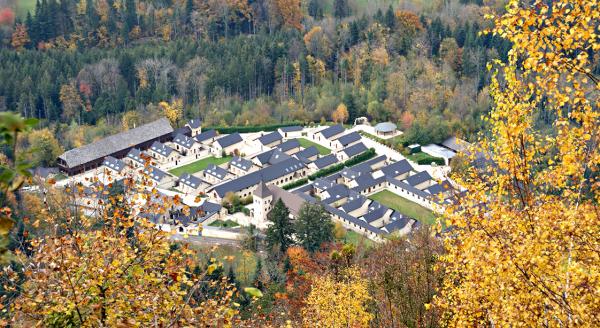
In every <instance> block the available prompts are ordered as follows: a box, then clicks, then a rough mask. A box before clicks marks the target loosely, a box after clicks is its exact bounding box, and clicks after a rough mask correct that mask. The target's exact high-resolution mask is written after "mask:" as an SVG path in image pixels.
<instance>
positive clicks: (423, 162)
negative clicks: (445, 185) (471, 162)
mask: <svg viewBox="0 0 600 328" xmlns="http://www.w3.org/2000/svg"><path fill="white" fill-rule="evenodd" d="M431 163H435V164H437V165H446V161H445V160H444V159H443V158H439V157H431V158H422V159H420V160H418V161H417V164H419V165H430V164H431Z"/></svg>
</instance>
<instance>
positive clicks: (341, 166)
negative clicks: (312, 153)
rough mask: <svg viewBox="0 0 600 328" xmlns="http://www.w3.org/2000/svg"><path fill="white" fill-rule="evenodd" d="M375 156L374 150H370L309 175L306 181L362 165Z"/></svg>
mask: <svg viewBox="0 0 600 328" xmlns="http://www.w3.org/2000/svg"><path fill="white" fill-rule="evenodd" d="M376 155H377V153H376V152H375V149H373V148H370V149H369V150H367V151H366V152H364V153H362V154H360V155H358V156H355V157H352V158H351V159H349V160H347V161H345V162H343V163H339V164H336V165H332V166H329V167H326V168H324V169H322V170H319V171H317V172H315V173H313V174H311V175H309V176H308V179H310V180H311V181H312V180H316V179H317V178H321V177H324V176H328V175H331V174H334V173H336V172H338V171H341V170H343V169H344V168H345V167H350V166H354V165H356V164H359V163H362V162H364V161H368V160H370V159H371V158H373V157H375V156H376Z"/></svg>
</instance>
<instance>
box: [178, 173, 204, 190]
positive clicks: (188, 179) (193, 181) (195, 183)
mask: <svg viewBox="0 0 600 328" xmlns="http://www.w3.org/2000/svg"><path fill="white" fill-rule="evenodd" d="M179 183H182V184H184V185H186V186H188V187H191V188H194V189H197V188H198V187H200V186H201V185H202V180H201V179H200V178H198V177H196V176H193V175H191V174H189V173H184V174H182V175H181V176H180V177H179Z"/></svg>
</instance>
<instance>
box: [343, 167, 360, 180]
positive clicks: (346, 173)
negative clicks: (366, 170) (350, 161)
mask: <svg viewBox="0 0 600 328" xmlns="http://www.w3.org/2000/svg"><path fill="white" fill-rule="evenodd" d="M341 174H342V176H343V177H344V178H346V179H350V180H354V179H356V178H358V177H359V176H360V175H361V172H356V171H354V170H352V169H351V168H349V167H347V168H345V169H343V170H342V172H341Z"/></svg>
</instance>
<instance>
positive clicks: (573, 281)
mask: <svg viewBox="0 0 600 328" xmlns="http://www.w3.org/2000/svg"><path fill="white" fill-rule="evenodd" d="M598 5H599V3H598V0H557V1H553V2H551V3H550V5H549V4H548V2H547V1H542V0H536V1H533V3H532V4H530V5H525V4H522V2H520V1H517V0H512V1H510V2H509V4H508V6H507V12H506V13H505V14H504V15H502V16H498V17H493V18H494V20H495V27H494V28H493V30H492V32H493V33H496V34H497V35H500V36H502V37H504V38H506V39H508V40H509V41H511V43H512V44H513V48H512V50H511V51H510V52H509V60H508V63H501V62H498V61H497V62H495V63H493V64H491V65H489V66H490V68H491V69H492V71H493V78H492V85H491V95H492V97H493V100H494V103H495V105H494V108H493V110H492V112H491V114H490V116H489V117H488V118H487V119H486V120H487V122H488V123H489V126H490V128H491V136H490V137H488V138H486V139H484V140H482V141H481V143H480V146H479V147H477V148H476V149H474V151H472V152H471V153H472V154H473V156H472V157H474V156H475V154H477V150H479V151H482V152H481V153H480V154H487V156H488V157H490V159H491V160H492V161H493V162H494V163H495V165H487V169H486V172H480V171H479V170H477V169H475V168H470V169H469V170H468V171H467V172H466V173H464V174H461V175H460V176H456V177H455V178H456V181H457V182H459V183H460V184H461V185H463V186H465V187H467V189H468V190H467V193H466V196H465V197H461V198H460V199H459V203H458V204H457V205H456V206H452V207H451V208H449V209H448V211H447V219H448V223H449V224H452V225H454V226H455V227H456V229H455V230H453V232H452V238H449V239H447V240H446V247H447V250H448V254H447V255H446V256H444V258H443V260H444V262H445V264H446V280H445V283H444V288H443V293H442V295H441V296H440V297H439V298H438V302H437V304H438V305H439V306H441V307H442V308H443V309H445V310H446V311H447V324H448V325H449V326H451V327H465V326H480V325H485V326H488V325H493V326H497V327H510V326H529V327H535V326H556V327H561V326H562V327H569V326H587V327H598V326H599V325H600V317H598V313H600V224H599V222H600V217H599V213H600V212H599V211H598V207H597V206H598V203H600V190H599V188H600V184H599V181H598V167H599V165H600V147H598V144H599V142H600V129H599V128H598V127H599V126H600V112H598V104H599V103H598V100H599V99H598V96H599V94H600V93H599V91H600V84H599V80H598V78H597V77H596V76H594V75H592V73H591V72H592V62H591V61H590V60H589V58H588V50H590V49H592V50H594V51H598V50H599V49H600V43H599V42H598V36H597V35H596V30H597V27H598V26H599V25H600V14H599V10H598ZM500 76H502V78H500ZM541 108H543V110H544V111H545V112H546V113H551V114H552V115H551V116H552V117H553V119H554V121H553V124H552V131H549V132H548V131H540V130H539V129H538V127H537V126H536V125H535V119H536V116H537V115H539V114H540V110H541ZM545 115H547V114H545Z"/></svg>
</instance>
